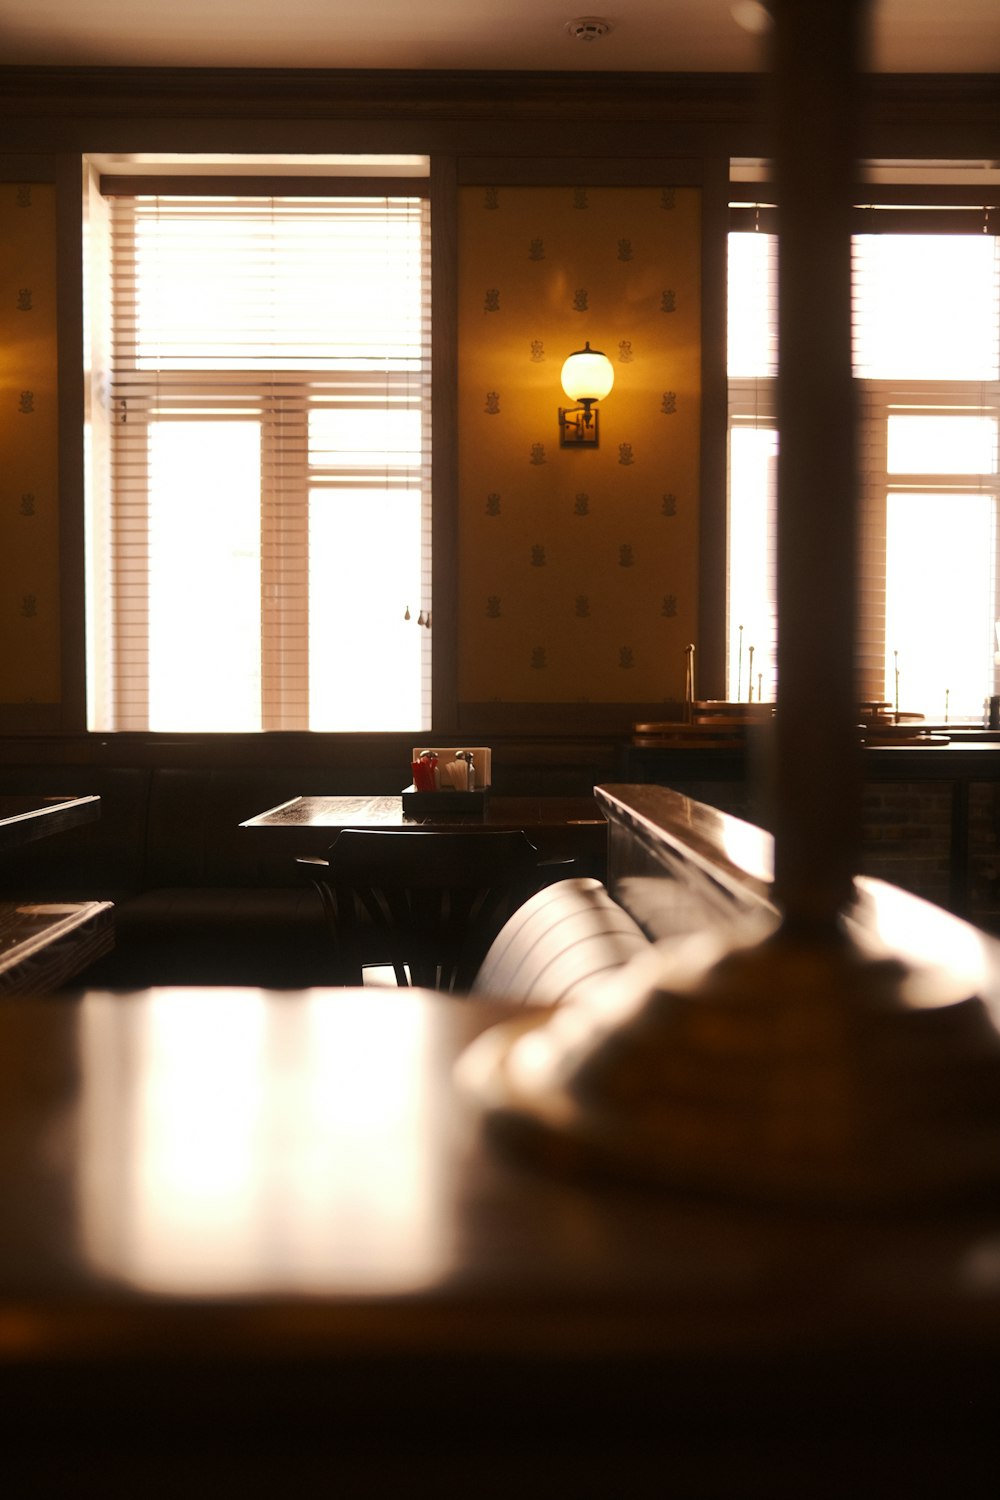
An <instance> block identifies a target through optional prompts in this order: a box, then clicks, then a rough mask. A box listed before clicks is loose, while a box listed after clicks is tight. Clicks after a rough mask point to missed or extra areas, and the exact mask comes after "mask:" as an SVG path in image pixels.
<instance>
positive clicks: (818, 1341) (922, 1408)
mask: <svg viewBox="0 0 1000 1500" xmlns="http://www.w3.org/2000/svg"><path fill="white" fill-rule="evenodd" d="M503 1014H504V1012H503V1011H502V1009H501V1008H500V1007H499V1006H497V1005H486V1004H483V1003H477V1002H474V1001H463V1000H456V999H453V998H450V997H445V996H438V995H433V994H430V993H426V992H420V991H410V992H391V991H389V992H378V991H372V990H366V991H364V992H360V991H356V990H312V991H305V992H287V993H285V992H276V991H265V990H254V989H225V988H218V989H174V990H169V989H164V990H149V991H141V992H135V993H128V994H113V993H107V992H94V991H91V992H84V993H82V994H80V995H78V996H75V997H67V996H61V997H59V998H57V999H56V998H53V999H44V998H38V997H35V998H32V999H30V1000H28V999H17V998H14V999H6V1000H0V1204H2V1213H0V1400H2V1409H3V1412H4V1427H5V1449H4V1462H5V1471H6V1473H7V1474H8V1476H9V1475H11V1474H15V1475H16V1474H18V1473H19V1469H18V1465H20V1466H21V1468H22V1469H23V1474H22V1482H23V1484H24V1487H23V1488H22V1489H17V1487H16V1484H15V1490H16V1492H17V1493H19V1494H22V1493H23V1494H32V1495H35V1494H38V1495H41V1494H45V1495H48V1494H52V1495H56V1494H66V1493H81V1491H78V1490H75V1489H74V1483H73V1475H74V1473H80V1474H85V1473H89V1472H91V1471H90V1470H89V1469H88V1468H87V1465H88V1464H89V1465H94V1466H95V1467H94V1468H93V1472H94V1473H99V1474H100V1475H101V1485H102V1488H101V1489H100V1490H99V1491H97V1490H86V1491H85V1493H86V1494H87V1495H90V1494H95V1495H96V1494H97V1493H100V1494H101V1495H102V1496H106V1495H112V1496H118V1495H121V1496H123V1497H124V1496H126V1495H127V1496H129V1497H131V1496H134V1495H135V1494H138V1493H144V1492H146V1490H145V1484H146V1482H147V1480H148V1473H149V1465H150V1464H153V1466H154V1467H155V1470H156V1473H157V1475H159V1476H160V1477H162V1478H164V1482H166V1481H167V1479H170V1480H172V1482H173V1488H170V1487H169V1485H168V1487H167V1488H164V1489H162V1490H157V1491H155V1493H157V1494H159V1493H163V1494H168V1493H181V1492H183V1489H182V1487H181V1488H178V1485H179V1484H180V1480H181V1479H183V1478H184V1476H185V1474H187V1473H188V1472H190V1466H191V1465H192V1464H194V1466H195V1467H196V1468H197V1469H198V1472H201V1468H200V1467H199V1466H201V1465H204V1464H205V1463H206V1462H210V1464H211V1465H212V1468H211V1472H212V1473H213V1474H214V1475H216V1477H217V1478H218V1480H219V1484H220V1485H221V1488H219V1489H218V1490H217V1492H218V1493H220V1494H221V1493H227V1494H228V1493H233V1494H244V1493H245V1494H251V1493H252V1494H258V1493H260V1494H263V1493H265V1492H268V1493H274V1489H273V1485H274V1483H275V1482H276V1481H277V1480H278V1479H279V1478H281V1476H282V1475H283V1476H284V1480H283V1482H285V1483H288V1481H289V1480H290V1479H291V1480H294V1481H295V1484H294V1487H295V1493H296V1494H303V1495H309V1496H312V1495H314V1494H315V1495H317V1496H318V1495H321V1494H327V1493H330V1490H329V1488H326V1487H324V1486H323V1485H318V1482H317V1476H319V1475H322V1476H323V1477H324V1482H325V1483H326V1484H328V1482H329V1479H330V1477H331V1476H336V1477H337V1478H338V1479H339V1480H340V1482H341V1483H342V1484H343V1485H344V1488H343V1489H342V1490H340V1491H339V1492H340V1493H345V1494H352V1495H353V1494H358V1495H361V1494H369V1493H388V1492H389V1489H388V1487H389V1485H390V1481H392V1479H393V1476H394V1475H401V1474H403V1473H405V1474H406V1476H407V1486H408V1487H407V1488H406V1493H409V1494H431V1493H438V1492H440V1491H438V1490H436V1489H435V1488H434V1486H435V1485H436V1484H439V1483H440V1482H441V1479H442V1475H445V1476H447V1483H446V1485H445V1489H444V1491H443V1492H444V1493H450V1494H472V1493H480V1494H490V1495H493V1494H496V1495H498V1496H499V1495H500V1494H509V1493H517V1494H523V1495H529V1496H539V1497H540V1496H541V1495H542V1494H573V1495H581V1496H582V1495H594V1496H597V1495H602V1496H603V1495H616V1494H628V1495H630V1496H631V1495H643V1496H645V1495H649V1496H652V1495H654V1494H656V1495H659V1494H662V1493H665V1491H664V1490H663V1489H662V1488H659V1487H658V1485H659V1483H660V1481H661V1480H662V1472H663V1471H662V1467H661V1466H662V1465H663V1464H669V1466H670V1473H671V1476H672V1477H673V1479H674V1480H676V1482H677V1485H678V1489H677V1493H679V1494H698V1495H700V1496H706V1497H717V1500H722V1497H726V1500H729V1497H731V1496H732V1495H735V1494H742V1493H747V1492H745V1491H743V1490H742V1489H740V1488H739V1485H740V1484H741V1482H742V1477H741V1476H744V1475H745V1472H746V1471H745V1468H744V1467H743V1465H744V1464H745V1462H746V1458H745V1453H744V1456H743V1457H740V1456H739V1454H736V1455H735V1456H733V1453H732V1452H731V1449H730V1447H727V1446H726V1445H732V1444H733V1443H736V1444H737V1445H739V1444H740V1443H744V1444H745V1443H749V1444H751V1446H752V1448H753V1451H754V1452H755V1453H756V1454H757V1456H756V1458H755V1459H754V1462H755V1463H758V1464H760V1465H761V1472H765V1473H766V1474H767V1476H768V1483H767V1487H766V1489H762V1490H760V1491H758V1493H760V1494H762V1495H763V1494H765V1493H766V1494H767V1495H768V1497H769V1500H772V1497H781V1500H785V1497H786V1496H787V1497H789V1500H791V1497H796V1500H797V1497H800V1496H801V1495H802V1494H803V1493H806V1492H808V1493H809V1494H822V1495H824V1496H830V1495H833V1494H842V1493H847V1492H850V1493H865V1494H869V1495H871V1494H876V1493H878V1494H882V1495H884V1494H889V1493H900V1494H901V1493H907V1494H915V1493H917V1491H916V1490H913V1489H909V1488H908V1487H907V1484H908V1481H909V1479H910V1478H912V1473H913V1472H914V1471H912V1470H911V1469H910V1468H908V1467H907V1466H908V1465H910V1464H912V1465H915V1466H916V1470H919V1473H920V1475H921V1476H922V1475H923V1474H924V1473H925V1471H926V1470H927V1466H928V1465H929V1464H931V1462H932V1458H933V1454H930V1453H929V1450H930V1449H931V1448H933V1445H934V1443H935V1441H937V1443H938V1445H939V1449H940V1451H939V1453H938V1457H939V1458H940V1459H941V1461H942V1462H945V1463H946V1465H947V1472H948V1474H949V1475H950V1476H951V1477H955V1475H956V1474H961V1472H962V1466H963V1465H965V1464H967V1463H969V1462H971V1460H972V1456H973V1455H974V1454H975V1453H977V1452H978V1451H979V1450H978V1448H977V1446H976V1445H977V1444H978V1445H979V1446H980V1447H985V1449H986V1450H987V1451H989V1449H990V1448H991V1446H992V1445H993V1444H994V1442H995V1432H996V1417H995V1413H996V1397H997V1394H998V1369H1000V1207H998V1206H997V1204H996V1203H990V1204H985V1203H981V1204H978V1205H965V1206H960V1207H956V1206H955V1205H950V1206H948V1207H946V1208H940V1207H939V1208H937V1209H934V1208H932V1207H928V1208H927V1209H926V1210H924V1211H920V1212H910V1213H906V1214H900V1215H896V1216H893V1215H886V1214H867V1215H858V1216H854V1215H850V1214H845V1213H843V1212H837V1213H834V1212H830V1213H826V1212H819V1211H810V1212H802V1213H796V1212H794V1211H783V1210H782V1209H781V1207H780V1206H777V1205H774V1204H764V1205H761V1204H756V1205H755V1204H749V1203H739V1202H733V1201H729V1200H727V1201H721V1200H720V1201H715V1200H711V1199H704V1198H702V1199H699V1198H697V1197H692V1196H685V1195H683V1194H679V1193H672V1192H667V1191H660V1190H655V1191H653V1190H649V1191H643V1190H640V1189H638V1188H627V1187H621V1186H618V1187H615V1186H611V1185H600V1184H595V1183H590V1184H588V1183H585V1182H579V1181H573V1180H562V1179H558V1178H554V1177H547V1176H544V1175H542V1174H536V1172H534V1171H533V1170H532V1169H530V1168H529V1167H527V1166H526V1165H521V1164H519V1163H518V1162H517V1161H515V1160H511V1159H508V1158H507V1157H506V1156H504V1155H501V1154H500V1153H499V1152H498V1151H496V1150H495V1149H494V1147H493V1145H492V1143H491V1142H490V1141H489V1140H488V1139H485V1138H484V1136H483V1133H482V1130H481V1128H480V1117H479V1114H478V1111H477V1107H476V1104H475V1102H474V1101H470V1100H469V1099H468V1098H467V1097H465V1096H464V1095H463V1093H462V1090H461V1089H460V1087H459V1084H458V1083H457V1081H456V1074H455V1062H456V1059H457V1058H459V1057H460V1055H462V1053H463V1050H464V1049H465V1047H466V1046H467V1044H468V1043H469V1042H470V1041H471V1040H472V1039H473V1038H474V1037H475V1036H476V1035H477V1034H478V1033H479V1032H480V1031H482V1030H483V1029H484V1028H485V1027H487V1026H488V1025H490V1024H491V1023H492V1022H494V1021H496V1020H498V1019H500V1018H501V1016H502V1015H503ZM165 1414H169V1420H167V1418H166V1415H165ZM904 1416H905V1424H904V1425H903V1426H902V1430H901V1431H898V1432H897V1431H896V1428H895V1427H894V1424H897V1425H898V1424H902V1423H903V1417H904ZM880 1422H884V1426H882V1427H880V1426H879V1423H880ZM873 1430H877V1431H878V1432H879V1433H880V1442H881V1443H882V1445H883V1450H884V1451H883V1450H880V1452H878V1453H876V1454H874V1455H872V1451H871V1442H872V1432H873ZM915 1431H916V1432H918V1433H919V1434H920V1439H921V1441H920V1443H919V1444H918V1445H917V1449H918V1451H917V1453H916V1454H915V1455H914V1453H913V1441H914V1432H915ZM816 1433H818V1436H815V1437H814V1440H815V1441H816V1442H817V1443H818V1444H819V1445H820V1447H821V1449H822V1453H823V1466H824V1470H823V1471H824V1474H827V1473H830V1474H832V1473H833V1472H834V1470H835V1469H837V1468H838V1466H839V1465H841V1464H842V1465H843V1466H844V1468H845V1469H846V1471H847V1474H848V1476H849V1475H852V1474H856V1473H857V1472H859V1471H860V1472H863V1473H865V1474H867V1475H869V1476H874V1475H876V1474H878V1475H880V1476H881V1478H882V1479H884V1480H885V1482H886V1484H887V1486H888V1487H887V1488H884V1489H882V1490H874V1491H872V1490H867V1491H862V1490H859V1489H858V1488H857V1486H856V1485H853V1484H852V1485H851V1486H849V1488H848V1490H822V1489H820V1488H816V1487H814V1486H813V1485H812V1484H809V1485H807V1486H806V1488H805V1489H803V1487H802V1485H803V1480H802V1474H803V1470H802V1467H801V1465H802V1463H803V1462H805V1461H806V1459H805V1458H804V1457H803V1452H802V1451H800V1450H803V1449H804V1447H805V1445H806V1444H807V1442H808V1441H809V1436H808V1435H809V1434H814V1435H815V1434H816ZM935 1433H936V1434H937V1438H936V1439H935V1436H934V1434H935ZM956 1434H957V1435H956ZM793 1439H794V1448H795V1463H794V1465H793V1468H794V1474H793V1473H792V1472H791V1470H789V1472H788V1473H785V1474H784V1481H783V1478H782V1465H783V1464H785V1463H786V1461H789V1460H788V1459H787V1455H788V1443H789V1441H790V1440H793ZM498 1444H499V1445H500V1453H499V1456H498V1457H497V1459H496V1462H497V1463H498V1464H499V1466H500V1467H499V1468H498V1469H497V1470H496V1473H495V1476H494V1477H496V1478H497V1480H498V1483H499V1480H500V1477H501V1476H502V1477H503V1479H504V1481H505V1482H504V1484H502V1485H500V1487H499V1488H496V1489H489V1488H487V1489H485V1490H484V1489H482V1488H481V1487H479V1484H478V1481H477V1476H481V1475H482V1473H483V1472H490V1473H493V1472H494V1471H493V1469H492V1468H491V1465H492V1463H493V1462H494V1459H493V1457H492V1455H494V1454H495V1453H496V1450H497V1446H498ZM720 1444H722V1447H721V1448H720ZM934 1451H935V1452H937V1450H936V1449H935V1450H934ZM192 1455H193V1456H192ZM724 1455H728V1458H727V1459H726V1462H727V1463H728V1464H729V1465H730V1466H729V1467H726V1468H725V1473H724V1474H722V1475H719V1476H717V1477H718V1488H708V1487H705V1486H704V1485H702V1483H701V1482H700V1481H701V1479H702V1478H703V1477H704V1465H705V1464H706V1463H709V1464H711V1465H715V1466H717V1465H719V1464H720V1463H722V1462H723V1460H724ZM880 1459H881V1461H883V1462H885V1463H886V1464H889V1465H890V1467H891V1476H889V1475H886V1474H884V1473H883V1472H882V1470H881V1468H880V1466H879V1463H880ZM223 1462H224V1463H225V1465H226V1467H225V1469H224V1470H223V1469H221V1468H220V1467H219V1466H220V1465H222V1464H223ZM81 1464H82V1465H83V1467H82V1468H81ZM552 1465H555V1468H554V1469H553V1468H552ZM535 1466H539V1467H538V1468H537V1470H536V1467H535ZM595 1466H596V1467H595ZM650 1467H651V1468H652V1469H653V1471H654V1474H653V1476H652V1478H651V1476H650V1474H649V1472H648V1470H649V1468H650ZM640 1470H641V1473H640V1472H638V1471H640ZM50 1471H51V1472H50ZM713 1472H714V1471H713ZM553 1474H556V1475H558V1476H559V1477H558V1479H557V1480H556V1482H555V1485H554V1488H553V1487H552V1484H553V1479H552V1476H553ZM595 1474H596V1475H598V1476H600V1477H601V1484H600V1486H599V1487H597V1488H593V1487H589V1488H588V1485H590V1484H591V1483H592V1481H594V1478H595ZM45 1475H48V1476H49V1477H50V1487H49V1488H45V1487H44V1486H43V1487H41V1488H39V1487H37V1486H38V1485H39V1484H40V1476H45ZM657 1475H658V1476H659V1478H657V1477H656V1476H657ZM262 1476H266V1477H267V1478H268V1481H269V1483H270V1485H271V1486H272V1487H271V1488H270V1489H260V1488H253V1485H254V1484H255V1483H257V1484H259V1483H260V1482H261V1480H262ZM546 1476H548V1477H547V1478H546ZM890 1477H891V1480H892V1483H891V1484H890V1483H889V1478H890ZM373 1479H377V1481H378V1483H377V1486H376V1488H375V1489H370V1488H365V1486H366V1485H370V1484H372V1482H373ZM515 1479H516V1484H515ZM654 1480H655V1482H654ZM543 1481H544V1482H543ZM841 1481H842V1482H844V1483H846V1479H845V1478H844V1476H843V1475H841ZM563 1485H564V1486H566V1487H565V1488H560V1486H563ZM248 1486H249V1487H248ZM894 1486H899V1487H896V1488H894ZM13 1492H14V1491H12V1493H13ZM948 1492H949V1491H948V1490H947V1489H945V1490H942V1491H939V1492H938V1493H948ZM968 1492H969V1493H972V1492H973V1491H971V1490H970V1491H968ZM921 1493H923V1492H921Z"/></svg>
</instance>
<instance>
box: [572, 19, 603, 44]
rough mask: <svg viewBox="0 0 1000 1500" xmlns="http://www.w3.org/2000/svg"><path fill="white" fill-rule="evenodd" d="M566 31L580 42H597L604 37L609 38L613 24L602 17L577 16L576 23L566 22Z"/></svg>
mask: <svg viewBox="0 0 1000 1500" xmlns="http://www.w3.org/2000/svg"><path fill="white" fill-rule="evenodd" d="M566 30H567V31H568V32H569V34H570V36H574V37H576V39H577V41H578V42H597V41H599V40H600V39H601V37H602V36H607V34H608V32H609V31H610V30H611V22H610V21H605V20H604V19H603V17H602V16H577V18H576V20H575V21H567V22H566Z"/></svg>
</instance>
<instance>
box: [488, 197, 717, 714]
mask: <svg viewBox="0 0 1000 1500" xmlns="http://www.w3.org/2000/svg"><path fill="white" fill-rule="evenodd" d="M700 230H701V194H700V191H699V190H698V189H696V188H676V189H675V188H672V187H670V186H669V185H666V186H664V187H662V188H603V187H602V188H562V187H560V188H518V187H513V188H512V187H498V188H493V187H470V188H465V189H463V190H462V195H461V200H460V256H459V267H460V270H459V485H460V489H459V496H460V515H459V563H460V567H459V577H460V594H459V618H460V653H459V697H460V698H461V699H462V700H463V701H465V702H477V701H479V702H482V701H490V700H493V701H497V700H499V701H504V700H507V701H514V702H557V703H558V702H566V703H569V702H582V701H588V700H589V701H593V702H609V703H615V702H617V703H623V702H633V701H649V702H656V701H662V700H665V699H669V698H682V697H683V690H684V669H685V660H686V658H685V647H686V646H687V644H688V643H689V642H692V641H694V642H696V635H695V629H696V622H697V617H698V598H697V575H698V486H699V434H700V396H701V391H700V370H701V336H700V325H701V287H700V271H701V249H700V241H701V233H700ZM585 340H589V341H590V344H591V346H592V347H593V348H595V349H602V350H603V351H604V352H605V353H606V354H607V355H608V356H609V357H610V359H611V360H612V362H613V364H614V367H615V385H614V389H613V390H612V392H611V394H610V395H609V396H608V397H607V398H606V399H605V401H603V402H602V403H601V407H600V422H601V443H600V448H599V449H598V450H596V451H594V450H567V449H561V448H560V447H559V427H558V409H559V407H560V406H566V405H568V404H569V403H568V402H567V400H566V398H565V396H564V394H563V391H562V387H561V384H560V380H559V375H560V370H561V368H562V362H563V360H564V359H565V358H566V356H567V354H570V353H571V352H572V351H573V350H574V349H579V348H582V346H583V344H584V341H585Z"/></svg>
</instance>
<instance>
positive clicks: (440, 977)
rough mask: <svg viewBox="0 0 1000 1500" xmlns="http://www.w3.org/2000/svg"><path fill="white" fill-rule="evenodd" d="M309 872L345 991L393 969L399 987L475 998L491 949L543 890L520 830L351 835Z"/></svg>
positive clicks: (304, 861)
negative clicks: (368, 970) (374, 972)
mask: <svg viewBox="0 0 1000 1500" xmlns="http://www.w3.org/2000/svg"><path fill="white" fill-rule="evenodd" d="M296 864H297V865H298V867H299V870H300V872H301V873H302V874H303V875H305V876H306V877H307V878H308V879H310V880H311V881H312V883H313V884H314V885H315V887H316V889H317V890H318V891H319V894H320V897H321V899H322V902H323V910H324V913H325V916H326V920H327V925H328V927H329V931H330V935H331V939H332V941H333V946H334V952H335V955H336V964H337V971H338V974H339V976H340V982H341V983H342V984H361V983H363V970H364V968H365V967H366V966H372V965H377V964H382V965H391V966H392V969H393V971H394V973H395V977H396V983H397V984H399V985H406V984H412V985H424V986H428V987H430V988H432V989H438V990H466V989H468V987H469V986H470V985H471V983H472V980H473V978H474V977H475V974H476V971H477V969H478V967H479V964H480V962H481V961H482V959H483V957H484V955H485V953H486V951H487V949H488V948H489V946H490V944H491V942H492V941H493V939H494V938H495V937H496V935H497V933H498V932H499V931H500V928H501V927H502V926H503V924H504V922H506V920H507V918H508V917H509V916H510V915H511V913H512V912H513V911H514V910H515V909H516V908H517V907H518V906H519V905H520V904H521V902H522V901H524V900H526V899H527V897H528V896H530V895H531V894H532V892H533V891H534V890H535V889H536V887H537V885H538V884H539V878H538V875H537V871H538V869H539V859H538V851H537V849H536V848H535V846H534V845H533V844H532V843H531V842H530V840H529V839H528V837H527V835H526V834H525V833H524V831H523V830H521V829H515V830H508V829H488V828H465V829H461V830H455V831H454V832H450V831H449V832H444V831H439V830H436V829H433V830H431V829H358V828H344V829H342V830H341V832H340V834H339V835H338V836H337V838H336V839H335V841H334V843H333V844H332V845H331V846H330V849H329V850H328V851H327V857H326V858H325V859H318V858H314V857H301V858H299V859H298V860H296Z"/></svg>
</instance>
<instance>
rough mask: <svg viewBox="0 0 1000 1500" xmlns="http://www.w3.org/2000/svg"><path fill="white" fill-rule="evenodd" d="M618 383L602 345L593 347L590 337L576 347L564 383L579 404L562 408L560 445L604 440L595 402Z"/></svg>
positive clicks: (566, 366) (564, 369) (566, 365)
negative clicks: (600, 431)
mask: <svg viewBox="0 0 1000 1500" xmlns="http://www.w3.org/2000/svg"><path fill="white" fill-rule="evenodd" d="M614 383H615V369H614V365H613V364H612V363H611V361H610V359H609V358H608V356H607V355H606V354H602V353H601V351H600V349H591V347H590V341H589V339H588V341H587V343H586V344H585V345H584V346H583V348H582V349H577V350H575V351H574V352H573V353H572V354H571V355H569V357H568V358H567V360H566V361H565V363H564V364H563V367H562V387H563V390H564V391H565V392H566V394H567V396H568V397H569V399H570V400H571V401H575V402H577V405H576V406H571V407H562V406H560V408H559V446H560V448H580V447H588V448H596V447H597V446H598V443H599V441H600V439H599V437H598V429H597V412H596V411H594V410H593V408H594V406H595V404H596V403H597V402H598V401H601V400H602V399H603V398H604V397H605V396H606V395H607V394H608V392H609V391H610V389H611V387H612V386H613V385H614Z"/></svg>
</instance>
